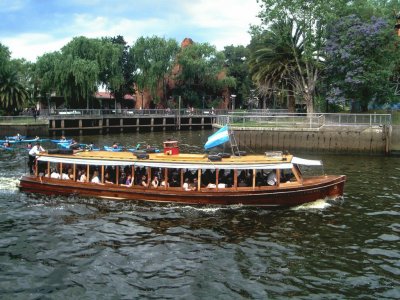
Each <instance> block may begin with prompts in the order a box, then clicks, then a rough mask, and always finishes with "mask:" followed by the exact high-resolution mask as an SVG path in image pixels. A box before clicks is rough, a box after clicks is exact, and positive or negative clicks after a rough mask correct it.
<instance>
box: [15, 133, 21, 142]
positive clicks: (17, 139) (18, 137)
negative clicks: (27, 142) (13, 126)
mask: <svg viewBox="0 0 400 300" xmlns="http://www.w3.org/2000/svg"><path fill="white" fill-rule="evenodd" d="M15 140H16V141H22V136H21V135H20V134H19V133H17V136H16V137H15Z"/></svg>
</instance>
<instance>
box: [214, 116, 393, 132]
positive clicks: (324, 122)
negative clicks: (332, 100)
mask: <svg viewBox="0 0 400 300" xmlns="http://www.w3.org/2000/svg"><path fill="white" fill-rule="evenodd" d="M215 123H216V124H218V125H220V126H224V125H225V124H228V123H229V124H230V125H231V126H233V127H252V128H268V127H270V128H285V127H286V128H299V129H300V128H308V129H319V128H322V127H329V126H367V127H373V126H384V125H391V124H392V116H391V115H390V114H338V113H314V114H299V113H295V114H290V113H274V114H269V115H251V114H247V115H232V114H229V115H221V116H218V117H217V118H216V120H215Z"/></svg>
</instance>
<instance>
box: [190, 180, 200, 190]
mask: <svg viewBox="0 0 400 300" xmlns="http://www.w3.org/2000/svg"><path fill="white" fill-rule="evenodd" d="M197 185H198V181H197V178H195V179H193V183H192V184H189V188H190V190H191V191H197Z"/></svg>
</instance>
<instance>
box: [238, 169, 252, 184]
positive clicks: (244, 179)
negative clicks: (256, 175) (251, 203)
mask: <svg viewBox="0 0 400 300" xmlns="http://www.w3.org/2000/svg"><path fill="white" fill-rule="evenodd" d="M252 180H253V177H252V173H251V172H250V171H249V170H240V171H238V176H237V186H238V187H251V186H252Z"/></svg>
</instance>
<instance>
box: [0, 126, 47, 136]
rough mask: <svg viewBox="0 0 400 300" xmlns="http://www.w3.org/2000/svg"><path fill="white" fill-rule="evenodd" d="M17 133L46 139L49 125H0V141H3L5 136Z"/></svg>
mask: <svg viewBox="0 0 400 300" xmlns="http://www.w3.org/2000/svg"><path fill="white" fill-rule="evenodd" d="M17 133H19V134H21V135H25V136H29V137H35V136H40V137H43V136H46V137H47V136H48V135H49V125H47V124H40V125H39V124H37V125H35V124H34V125H0V139H3V138H4V137H5V136H10V135H16V134H17Z"/></svg>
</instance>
